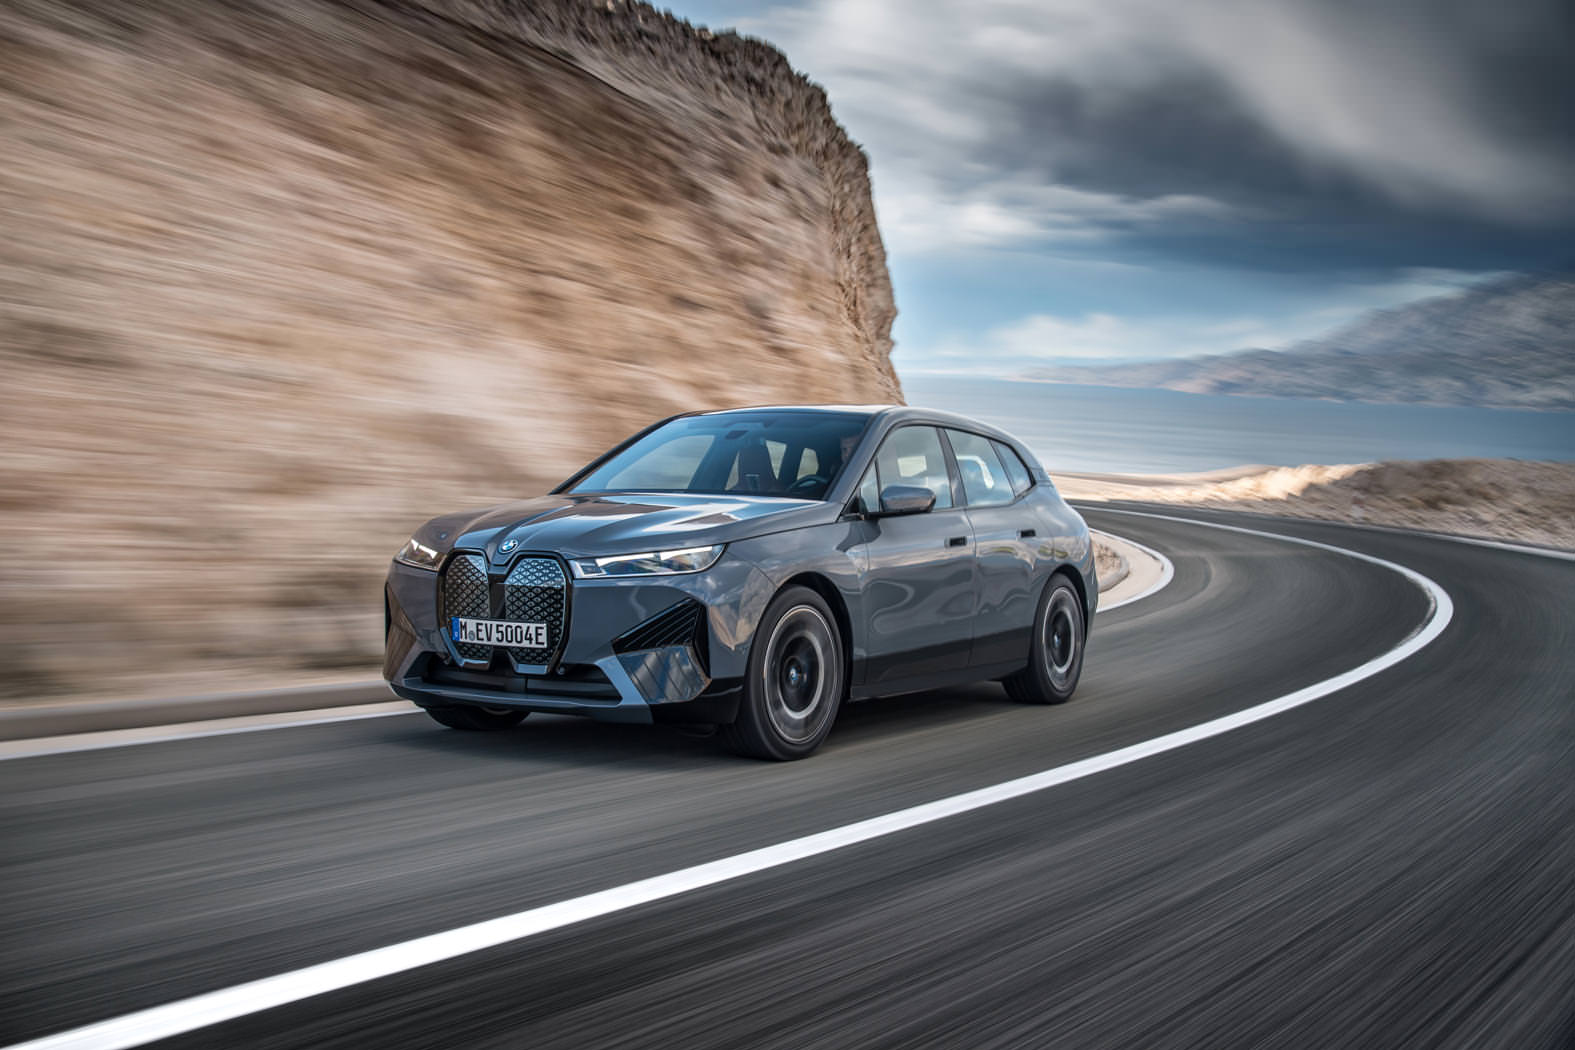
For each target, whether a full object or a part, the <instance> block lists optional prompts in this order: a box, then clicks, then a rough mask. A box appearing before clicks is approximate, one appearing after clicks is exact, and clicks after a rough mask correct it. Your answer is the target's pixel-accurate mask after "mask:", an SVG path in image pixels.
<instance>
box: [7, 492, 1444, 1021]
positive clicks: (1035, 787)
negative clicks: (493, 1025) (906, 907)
mask: <svg viewBox="0 0 1575 1050" xmlns="http://www.w3.org/2000/svg"><path fill="white" fill-rule="evenodd" d="M1120 513H1126V514H1133V513H1139V512H1135V511H1122V512H1120ZM1142 516H1144V517H1155V518H1166V519H1167V520H1172V521H1181V522H1186V523H1187V524H1190V525H1198V526H1202V527H1206V528H1215V529H1225V530H1228V531H1231V532H1240V533H1247V534H1249V535H1257V536H1266V537H1268V538H1270V539H1275V540H1281V541H1284V542H1286V543H1295V544H1300V545H1302V546H1306V547H1316V548H1318V549H1320V550H1326V551H1333V552H1335V553H1336V554H1343V555H1345V556H1347V557H1351V558H1356V559H1359V560H1361V561H1365V562H1371V563H1372V564H1374V565H1381V566H1383V567H1384V568H1387V569H1392V570H1394V571H1395V572H1398V573H1399V574H1400V575H1402V576H1404V577H1405V578H1406V579H1408V580H1410V581H1411V582H1412V583H1415V584H1416V585H1417V586H1418V587H1420V588H1421V589H1422V591H1423V592H1424V593H1425V594H1426V595H1427V596H1428V599H1429V601H1430V602H1431V604H1432V609H1431V611H1430V613H1429V615H1428V618H1427V620H1426V622H1424V623H1423V624H1422V625H1421V626H1420V627H1419V628H1417V630H1416V631H1414V632H1413V633H1412V634H1411V635H1410V636H1409V637H1408V638H1406V639H1405V641H1403V642H1401V643H1400V644H1399V645H1397V646H1396V647H1395V648H1393V649H1391V650H1389V651H1388V652H1386V653H1384V654H1383V655H1381V656H1377V657H1374V658H1373V659H1371V660H1369V661H1367V662H1366V663H1364V664H1362V665H1361V666H1360V667H1354V668H1352V669H1351V670H1349V671H1346V672H1345V673H1344V674H1339V675H1335V676H1334V677H1333V678H1329V679H1325V680H1324V681H1322V682H1318V683H1316V684H1314V685H1310V686H1307V687H1306V688H1303V689H1298V690H1296V691H1295V692H1294V693H1287V694H1286V695H1285V696H1281V697H1277V698H1276V699H1273V700H1270V701H1267V702H1266V703H1261V704H1257V705H1255V706H1253V707H1249V708H1247V709H1245V710H1243V711H1237V712H1236V713H1235V714H1230V715H1226V716H1224V717H1223V718H1216V719H1213V720H1211V721H1208V722H1204V723H1202V724H1200V725H1195V726H1192V727H1190V728H1188V729H1182V730H1178V731H1176V732H1174V733H1166V734H1165V735H1164V736H1159V737H1155V738H1154V739H1152V740H1146V741H1144V742H1142V743H1139V744H1133V745H1131V746H1130V747H1124V748H1121V749H1120V750H1117V751H1111V752H1109V753H1107V754H1103V755H1095V756H1094V757H1092V758H1085V759H1082V760H1081V761H1078V762H1072V763H1070V764H1068V765H1064V766H1057V767H1056V768H1055V769H1049V770H1045V771H1044V772H1042V773H1033V774H1030V775H1029V776H1025V777H1019V778H1018V779H1016V780H1008V781H1006V782H1005V783H1002V784H996V785H993V786H991V787H986V788H980V789H978V790H976V791H969V792H967V793H965V794H961V795H954V796H952V797H951V798H943V799H939V800H937V801H935V802H927V803H924V804H923V805H918V806H913V807H911V808H909V809H903V810H898V811H897V812H895V813H888V814H886V815H885V816H881V817H873V818H871V819H869V820H861V821H859V822H857V823H854V824H848V825H845V826H843V827H840V828H833V829H831V830H830V831H822V832H819V833H818V834H814V835H806V836H805V837H803V838H798V839H793V840H791V841H789V842H783V843H779V844H777V845H775V846H766V847H764V848H762V849H757V850H751V851H750V852H748V853H741V854H739V855H738V856H735V857H726V858H724V859H722V860H715V861H711V862H710V863H708V864H697V865H695V866H694V867H691V868H684V869H683V870H681V871H675V872H671V873H669V874H666V875H657V876H655V877H653V878H649V879H641V880H640V881H638V882H631V883H628V884H627V885H623V886H615V887H613V888H612V889H607V890H602V891H600V892H598V893H590V894H587V895H585V896H583V897H575V898H573V899H572V900H566V901H560V902H558V903H557V904H548V905H544V906H543V907H539V908H531V909H529V910H527V911H522V912H518V913H516V914H514V915H505V916H503V917H501V918H497V919H489V920H487V921H485V922H478V923H476V924H474V925H471V926H463V927H460V928H459V929H456V930H448V931H446V932H444V933H436V934H432V935H430V936H427V937H418V938H416V939H415V940H412V941H406V942H404V943H403V944H392V945H389V946H388V947H386V948H377V949H374V950H372V951H368V952H362V953H360V954H358V955H350V956H346V957H345V958H343V959H335V960H333V961H332V962H326V963H319V964H318V965H316V966H308V967H306V968H304V969H301V970H295V971H293V972H291V973H285V974H280V975H278V976H276V977H266V978H263V979H262V980H258V981H249V982H247V983H246V984H239V985H236V986H234V987H232V988H224V989H221V990H219V991H216V992H209V993H207V994H205V995H197V996H193V997H192V998H190V999H182V1000H180V1001H178V1002H173V1003H168V1004H166V1005H164V1006H155V1007H152V1008H150V1009H147V1010H139V1011H137V1012H136V1013H130V1014H126V1015H124V1016H122V1017H116V1018H111V1019H110V1020H107V1021H100V1022H98V1023H96V1024H90V1025H86V1026H84V1027H81V1028H74V1029H72V1030H70V1031H67V1032H61V1033H60V1034H58V1035H52V1036H46V1037H44V1038H42V1039H35V1040H32V1041H30V1042H26V1043H18V1044H16V1045H15V1046H14V1047H12V1048H10V1050H67V1048H70V1050H121V1048H124V1047H133V1046H141V1045H143V1044H145V1043H151V1042H154V1041H155V1040H159V1039H168V1038H170V1037H171V1036H176V1035H180V1034H182V1033H185V1032H191V1031H195V1030H197V1029H199V1028H205V1027H207V1026H209V1025H214V1024H219V1023H220V1022H223V1021H229V1020H233V1019H235V1018H237V1017H245V1016H247V1015H249V1014H255V1013H259V1012H261V1011H263V1010H269V1009H272V1008H274V1007H278V1006H285V1005H287V1004H289V1003H294V1002H298V1001H300V1000H302V999H307V998H311V997H312V996H317V995H322V994H324V993H326V992H332V991H337V990H339V989H342V988H349V987H351V986H353V985H357V984H363V983H365V982H367V981H375V980H377V979H378V978H381V977H388V976H391V975H393V974H397V973H404V972H405V971H408V970H413V969H416V968H418V967H421V966H430V965H432V964H433V963H439V962H443V961H445V960H448V959H454V958H457V957H459V956H462V955H468V954H470V953H472V952H478V951H482V950H484V949H487V948H495V947H497V946H499V945H502V944H508V943H510V942H512V941H518V940H523V939H524V938H527V937H532V936H534V935H536V934H539V933H546V932H547V931H549V930H557V929H561V928H563V927H565V926H570V925H573V924H575V923H580V922H585V921H586V920H589V919H595V918H599V917H601V916H604V915H611V914H614V913H616V912H621V911H625V910H627V909H629V908H633V907H637V906H639V905H641V904H648V903H650V902H652V901H659V900H664V899H666V898H668V897H674V896H678V895H679V894H683V893H689V892H691V891H693V890H698V889H703V888H705V887H707V886H715V885H717V884H718V883H723V882H728V881H731V880H733V879H737V878H742V877H744V876H746V875H753V874H756V873H758V872H762V871H768V870H770V869H772V868H777V867H781V866H782V865H784V864H792V863H794V862H796V861H801V860H805V859H807V858H809V857H815V856H819V855H821V854H823V853H829V852H831V851H832V850H838V849H842V848H844V847H846V846H852V845H854V844H856V843H860V842H868V841H869V840H871V839H878V838H881V837H883V836H885V835H892V834H895V833H897V832H899V831H906V830H908V829H909V828H915V827H918V826H920V825H922V824H929V823H931V822H932V821H937V820H944V819H946V818H947V817H954V816H957V815H959V814H962V813H967V812H970V811H972V810H976V809H982V808H983V807H985V806H993V805H996V804H997V803H1000V802H1005V801H1007V800H1009V799H1014V798H1021V797H1022V796H1024V795H1028V794H1031V793H1033V792H1036V791H1043V790H1045V789H1046V788H1051V787H1055V786H1056V785H1058V784H1065V783H1067V782H1068V781H1072V780H1077V779H1080V778H1082V777H1086V776H1092V775H1093V774H1095V773H1102V772H1104V771H1105V770H1108V769H1115V768H1117V767H1118V766H1124V765H1127V764H1129V763H1132V762H1137V761H1140V760H1142V759H1145V758H1149V757H1152V756H1154V755H1158V754H1163V753H1164V752H1166V751H1173V750H1175V749H1176V748H1180V747H1185V746H1187V745H1188V744H1194V743H1197V742H1198V741H1200V740H1207V739H1208V738H1210V737H1214V736H1219V735H1220V734H1221V733H1228V732H1230V731H1231V730H1233V729H1240V728H1241V727H1242V726H1246V725H1251V724H1252V723H1254V722H1260V721H1262V720H1264V719H1266V718H1272V717H1274V716H1275V715H1278V714H1282V713H1284V712H1286V711H1289V710H1291V709H1292V708H1295V707H1300V706H1301V705H1303V704H1306V703H1310V702H1312V701H1314V700H1317V699H1319V698H1321V697H1325V696H1328V695H1329V694H1330V693H1333V692H1336V691H1338V690H1340V689H1344V688H1345V687H1346V686H1349V685H1353V684H1355V683H1357V682H1360V681H1362V680H1363V679H1365V678H1371V677H1372V676H1373V675H1375V674H1377V673H1379V672H1380V671H1383V670H1385V669H1387V668H1390V667H1393V666H1394V665H1395V664H1397V663H1399V662H1400V661H1402V660H1404V659H1405V658H1406V657H1408V656H1411V655H1412V654H1413V653H1416V652H1417V651H1419V650H1420V649H1422V648H1423V647H1424V646H1426V645H1427V644H1428V643H1430V642H1432V641H1433V640H1434V639H1435V638H1437V637H1438V636H1439V635H1440V634H1442V633H1443V631H1444V628H1445V627H1447V626H1448V625H1449V621H1450V618H1451V617H1452V616H1453V615H1454V603H1453V602H1451V601H1450V598H1449V595H1448V593H1446V592H1445V590H1444V589H1443V588H1442V587H1440V586H1439V585H1438V584H1437V583H1435V582H1433V581H1432V580H1430V579H1428V578H1427V577H1426V576H1423V575H1422V574H1421V573H1418V572H1416V571H1414V570H1412V569H1408V568H1406V567H1405V566H1403V565H1397V564H1395V563H1394V562H1390V561H1385V560H1384V559H1382V558H1375V557H1373V556H1372V555H1370V554H1362V553H1359V552H1357V551H1350V550H1346V549H1344V548H1342V547H1332V546H1330V545H1328V544H1326V543H1316V542H1314V541H1312V540H1304V539H1299V538H1297V537H1294V536H1279V535H1276V534H1274V533H1272V532H1259V531H1257V530H1256V529H1246V528H1241V527H1239V526H1234V525H1217V524H1215V523H1213V522H1206V521H1193V520H1190V519H1187V518H1171V517H1170V516H1169V515H1162V514H1152V515H1142Z"/></svg>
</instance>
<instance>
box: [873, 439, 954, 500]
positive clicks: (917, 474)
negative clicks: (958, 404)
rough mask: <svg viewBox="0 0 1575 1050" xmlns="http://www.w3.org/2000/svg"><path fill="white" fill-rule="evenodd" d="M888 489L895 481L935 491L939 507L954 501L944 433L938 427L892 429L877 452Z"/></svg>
mask: <svg viewBox="0 0 1575 1050" xmlns="http://www.w3.org/2000/svg"><path fill="white" fill-rule="evenodd" d="M875 467H876V470H877V471H878V473H879V477H880V487H881V489H882V490H883V491H884V490H885V489H887V488H890V487H891V486H892V485H915V486H918V487H920V488H927V489H929V490H930V491H931V492H933V493H935V509H936V510H940V509H942V508H944V507H950V506H951V505H952V481H951V475H950V474H949V473H948V472H947V469H946V453H944V452H943V451H941V435H940V434H939V433H938V432H937V431H936V429H935V428H934V427H924V426H908V427H900V428H898V429H897V430H894V431H892V432H891V433H890V434H889V435H887V437H886V441H885V443H884V444H882V445H881V447H880V451H879V452H877V453H876V454H875Z"/></svg>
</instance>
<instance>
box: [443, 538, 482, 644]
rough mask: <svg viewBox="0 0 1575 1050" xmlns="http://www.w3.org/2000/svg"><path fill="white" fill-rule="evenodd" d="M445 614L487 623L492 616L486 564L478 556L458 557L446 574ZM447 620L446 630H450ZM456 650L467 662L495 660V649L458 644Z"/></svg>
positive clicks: (444, 582) (444, 625)
mask: <svg viewBox="0 0 1575 1050" xmlns="http://www.w3.org/2000/svg"><path fill="white" fill-rule="evenodd" d="M443 612H444V615H445V616H464V617H467V618H471V619H477V620H486V619H490V618H491V615H492V603H491V602H490V601H488V599H487V563H486V562H484V561H482V560H481V557H480V556H479V555H475V554H457V555H455V556H454V559H453V560H452V561H450V562H449V563H448V571H447V572H445V573H444V574H443ZM448 626H449V625H448V623H447V622H446V621H445V622H444V624H443V629H444V630H445V631H447V630H448ZM454 649H455V651H456V652H458V653H459V655H460V656H461V657H463V658H464V659H466V660H480V661H488V660H491V659H492V647H491V646H487V645H469V644H466V643H464V642H455V643H454Z"/></svg>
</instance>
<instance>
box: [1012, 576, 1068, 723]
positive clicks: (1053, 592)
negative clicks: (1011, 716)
mask: <svg viewBox="0 0 1575 1050" xmlns="http://www.w3.org/2000/svg"><path fill="white" fill-rule="evenodd" d="M1087 636H1088V632H1087V629H1086V627H1085V626H1084V622H1083V603H1082V601H1081V600H1080V599H1079V598H1078V596H1077V589H1076V588H1074V587H1073V586H1072V581H1071V580H1069V579H1067V578H1066V577H1065V576H1061V575H1056V576H1052V577H1051V578H1050V586H1049V587H1048V588H1046V589H1045V593H1044V596H1043V597H1041V598H1040V599H1039V609H1038V611H1037V613H1036V614H1035V616H1034V633H1033V640H1032V641H1031V642H1030V644H1029V648H1028V666H1027V667H1025V668H1023V669H1022V670H1021V671H1018V672H1017V673H1016V674H1013V675H1010V676H1008V677H1006V678H1004V679H1002V682H1003V684H1004V685H1005V686H1006V693H1007V695H1008V696H1010V697H1011V698H1012V699H1013V700H1016V701H1017V702H1018V703H1023V704H1064V703H1066V702H1067V701H1068V700H1070V699H1071V698H1072V693H1073V691H1074V690H1076V689H1077V680H1078V678H1079V677H1081V675H1082V673H1083V642H1084V641H1085V640H1086V638H1087Z"/></svg>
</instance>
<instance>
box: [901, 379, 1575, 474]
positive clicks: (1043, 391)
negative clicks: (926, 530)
mask: <svg viewBox="0 0 1575 1050" xmlns="http://www.w3.org/2000/svg"><path fill="white" fill-rule="evenodd" d="M902 386H903V391H904V393H905V394H906V396H907V401H908V403H909V404H910V405H923V406H926V407H929V408H940V409H947V410H950V411H953V412H960V413H962V414H964V415H968V416H972V417H974V418H976V419H982V420H985V421H987V422H990V423H993V424H995V425H996V426H998V427H1000V428H1002V429H1003V430H1005V431H1007V432H1008V433H1010V434H1012V435H1014V436H1016V437H1017V438H1018V439H1019V440H1021V441H1023V442H1024V443H1025V444H1026V445H1028V447H1029V448H1031V449H1032V450H1033V451H1034V453H1035V454H1036V455H1038V456H1039V459H1040V462H1042V463H1043V464H1044V466H1045V468H1046V469H1047V470H1049V471H1051V472H1052V473H1054V472H1056V471H1065V472H1074V473H1116V474H1172V473H1193V472H1199V471H1209V470H1218V469H1222V468H1226V467H1236V466H1244V465H1247V464H1263V465H1265V466H1299V465H1301V464H1304V463H1325V464H1332V463H1370V462H1373V461H1375V460H1382V459H1456V458H1477V457H1491V458H1504V459H1529V460H1557V461H1565V462H1568V461H1575V412H1525V411H1512V410H1505V409H1496V408H1457V407H1443V406H1433V405H1391V404H1368V403H1364V402H1354V401H1317V400H1302V399H1297V398H1278V397H1237V396H1225V395H1217V394H1184V393H1180V392H1178V391H1174V390H1141V389H1128V388H1123V387H1108V386H1079V385H1074V384H1070V383H1040V382H1031V381H1027V380H1010V379H975V378H959V377H956V376H935V375H916V376H903V377H902Z"/></svg>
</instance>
